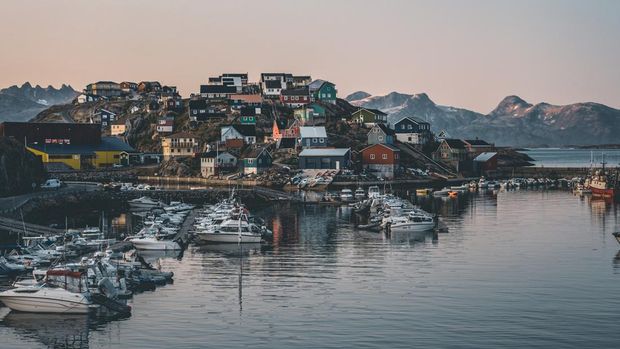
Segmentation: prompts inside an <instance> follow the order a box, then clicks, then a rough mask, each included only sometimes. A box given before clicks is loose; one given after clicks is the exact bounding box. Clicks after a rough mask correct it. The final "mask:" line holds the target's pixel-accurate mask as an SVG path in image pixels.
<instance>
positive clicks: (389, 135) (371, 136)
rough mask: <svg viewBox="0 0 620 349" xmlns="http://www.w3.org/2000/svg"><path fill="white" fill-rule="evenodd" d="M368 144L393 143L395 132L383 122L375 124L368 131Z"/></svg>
mask: <svg viewBox="0 0 620 349" xmlns="http://www.w3.org/2000/svg"><path fill="white" fill-rule="evenodd" d="M367 137H368V144H394V139H395V138H396V133H395V132H394V130H392V129H390V128H388V127H387V126H385V125H384V124H381V123H379V124H376V125H375V126H373V127H372V128H371V129H370V131H369V132H368V135H367Z"/></svg>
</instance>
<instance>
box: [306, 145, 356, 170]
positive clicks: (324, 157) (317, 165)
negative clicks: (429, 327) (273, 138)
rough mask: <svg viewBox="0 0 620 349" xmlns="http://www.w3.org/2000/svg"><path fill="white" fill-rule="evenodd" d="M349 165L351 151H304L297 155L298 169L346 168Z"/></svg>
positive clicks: (340, 149)
mask: <svg viewBox="0 0 620 349" xmlns="http://www.w3.org/2000/svg"><path fill="white" fill-rule="evenodd" d="M350 164H351V149H350V148H336V149H322V148H316V149H304V150H302V152H301V153H299V168H300V169H333V170H340V169H344V168H348V167H349V165H350Z"/></svg>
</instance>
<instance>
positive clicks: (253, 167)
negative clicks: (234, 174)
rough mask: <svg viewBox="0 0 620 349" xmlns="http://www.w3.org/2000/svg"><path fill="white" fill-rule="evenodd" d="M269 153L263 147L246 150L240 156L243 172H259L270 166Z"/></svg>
mask: <svg viewBox="0 0 620 349" xmlns="http://www.w3.org/2000/svg"><path fill="white" fill-rule="evenodd" d="M271 162H272V159H271V154H269V152H268V151H267V149H265V148H254V149H250V150H247V151H246V152H245V154H243V155H242V156H241V163H242V166H243V173H244V174H260V173H262V172H264V171H265V170H267V169H269V168H271Z"/></svg>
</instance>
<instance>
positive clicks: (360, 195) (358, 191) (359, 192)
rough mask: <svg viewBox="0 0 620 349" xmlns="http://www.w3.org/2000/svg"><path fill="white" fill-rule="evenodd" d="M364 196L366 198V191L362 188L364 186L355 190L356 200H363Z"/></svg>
mask: <svg viewBox="0 0 620 349" xmlns="http://www.w3.org/2000/svg"><path fill="white" fill-rule="evenodd" d="M364 198H366V192H365V191H364V189H362V187H358V188H357V189H356V190H355V200H362V199H364Z"/></svg>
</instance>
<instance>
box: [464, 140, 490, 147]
mask: <svg viewBox="0 0 620 349" xmlns="http://www.w3.org/2000/svg"><path fill="white" fill-rule="evenodd" d="M465 143H468V144H469V145H481V146H487V145H491V144H489V143H488V142H486V141H483V140H482V139H466V140H465Z"/></svg>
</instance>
